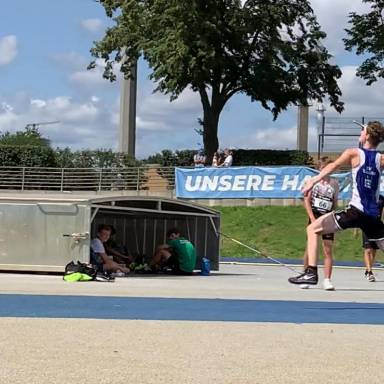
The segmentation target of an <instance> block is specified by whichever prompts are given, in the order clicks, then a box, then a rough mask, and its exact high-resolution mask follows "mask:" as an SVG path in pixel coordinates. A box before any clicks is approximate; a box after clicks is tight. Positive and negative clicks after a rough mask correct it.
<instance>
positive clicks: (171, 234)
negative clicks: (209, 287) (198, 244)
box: [151, 228, 196, 275]
mask: <svg viewBox="0 0 384 384" xmlns="http://www.w3.org/2000/svg"><path fill="white" fill-rule="evenodd" d="M195 265H196V249H195V247H194V245H193V244H192V243H191V242H190V241H189V240H188V239H186V238H184V237H181V236H180V231H179V230H178V229H177V228H172V229H170V230H169V231H168V232H167V243H166V244H162V245H159V246H158V247H157V249H156V252H155V255H154V257H153V259H152V262H151V267H152V269H155V270H161V269H164V268H170V269H171V270H172V272H173V273H174V274H177V275H192V273H193V270H194V269H195Z"/></svg>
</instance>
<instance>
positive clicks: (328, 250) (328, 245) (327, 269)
mask: <svg viewBox="0 0 384 384" xmlns="http://www.w3.org/2000/svg"><path fill="white" fill-rule="evenodd" d="M332 249H333V241H332V240H323V253H324V278H325V279H330V278H331V276H332V266H333V255H332V253H333V252H332Z"/></svg>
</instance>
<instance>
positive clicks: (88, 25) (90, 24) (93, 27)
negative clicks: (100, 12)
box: [80, 18, 104, 33]
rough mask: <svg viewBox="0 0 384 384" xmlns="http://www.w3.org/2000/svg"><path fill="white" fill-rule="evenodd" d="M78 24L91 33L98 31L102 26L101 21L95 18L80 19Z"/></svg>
mask: <svg viewBox="0 0 384 384" xmlns="http://www.w3.org/2000/svg"><path fill="white" fill-rule="evenodd" d="M80 25H81V27H82V28H83V29H85V30H86V31H88V32H92V33H97V32H100V31H101V30H102V29H103V27H104V23H103V21H102V20H100V19H97V18H93V19H85V20H82V21H81V22H80Z"/></svg>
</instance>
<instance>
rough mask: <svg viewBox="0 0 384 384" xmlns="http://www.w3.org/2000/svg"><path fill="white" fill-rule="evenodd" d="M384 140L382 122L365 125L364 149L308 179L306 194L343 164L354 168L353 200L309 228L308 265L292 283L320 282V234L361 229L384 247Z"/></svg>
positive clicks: (349, 153)
mask: <svg viewBox="0 0 384 384" xmlns="http://www.w3.org/2000/svg"><path fill="white" fill-rule="evenodd" d="M382 141H384V127H383V125H382V124H381V123H380V122H378V121H372V122H369V123H368V124H367V125H364V126H362V130H361V133H360V138H359V142H360V143H361V145H362V148H350V149H347V150H345V151H344V152H343V153H342V155H341V156H340V157H338V158H337V159H336V160H335V161H334V162H333V163H331V164H329V165H327V166H326V167H325V168H324V169H323V170H322V171H321V172H320V173H319V174H318V175H317V176H315V177H312V178H311V179H309V180H308V182H307V183H306V184H305V186H304V188H303V194H304V196H306V195H307V194H308V193H309V192H310V191H311V190H312V188H313V186H314V185H315V184H316V183H318V182H319V181H320V180H321V179H322V178H324V177H325V176H327V175H329V174H331V173H332V172H334V171H335V170H336V169H338V168H339V167H340V166H343V165H350V166H351V168H352V179H353V184H352V199H351V201H350V203H349V205H348V206H347V207H346V208H345V209H344V210H341V211H333V212H330V213H328V214H325V215H323V216H320V217H319V218H318V219H316V220H315V221H314V222H312V223H311V224H310V225H309V226H308V227H307V239H308V240H307V241H308V243H307V249H308V267H307V268H306V270H305V271H304V273H302V274H301V275H299V276H295V277H291V278H289V279H288V281H289V282H290V283H292V284H312V285H315V284H317V282H318V274H317V255H318V248H319V239H318V237H319V236H318V235H323V234H326V233H335V232H337V231H342V230H344V229H347V228H360V229H361V230H362V231H363V232H364V233H365V234H366V235H367V237H368V239H369V240H370V241H375V242H376V244H377V246H378V247H379V248H380V249H384V224H383V222H382V221H381V220H380V218H379V204H378V200H379V186H380V175H381V170H382V169H383V168H384V155H381V154H380V153H379V152H378V151H377V150H376V148H377V146H378V145H379V144H380V143H381V142H382Z"/></svg>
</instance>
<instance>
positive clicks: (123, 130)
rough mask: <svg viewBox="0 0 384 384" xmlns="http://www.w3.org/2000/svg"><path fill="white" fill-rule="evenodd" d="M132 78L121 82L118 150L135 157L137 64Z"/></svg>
mask: <svg viewBox="0 0 384 384" xmlns="http://www.w3.org/2000/svg"><path fill="white" fill-rule="evenodd" d="M132 76H133V78H132V79H128V80H125V79H124V78H123V79H122V81H121V94H120V126H119V145H118V150H119V152H123V153H127V154H128V155H131V156H132V157H135V151H136V94H137V63H136V64H135V66H134V67H133V69H132Z"/></svg>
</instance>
